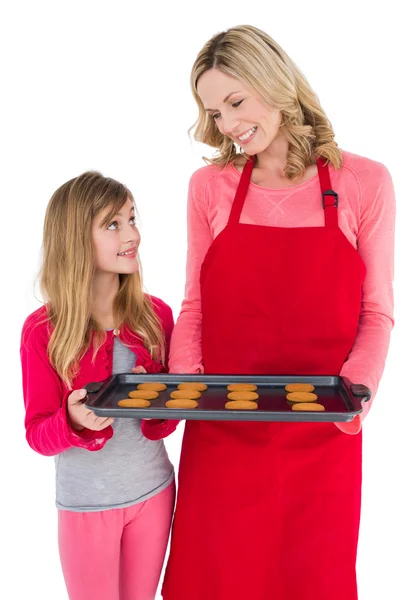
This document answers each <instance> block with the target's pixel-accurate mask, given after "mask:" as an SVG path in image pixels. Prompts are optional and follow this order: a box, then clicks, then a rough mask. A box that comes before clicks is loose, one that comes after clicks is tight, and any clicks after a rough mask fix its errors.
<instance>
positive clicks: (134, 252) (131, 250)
mask: <svg viewBox="0 0 400 600" xmlns="http://www.w3.org/2000/svg"><path fill="white" fill-rule="evenodd" d="M133 254H136V248H131V249H130V250H125V252H119V253H118V255H117V256H132V255H133Z"/></svg>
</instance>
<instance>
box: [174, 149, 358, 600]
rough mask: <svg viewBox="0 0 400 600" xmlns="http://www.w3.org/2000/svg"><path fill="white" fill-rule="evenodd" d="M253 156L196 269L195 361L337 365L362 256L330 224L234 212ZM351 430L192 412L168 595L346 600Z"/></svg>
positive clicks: (323, 371) (354, 318)
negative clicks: (198, 324)
mask: <svg viewBox="0 0 400 600" xmlns="http://www.w3.org/2000/svg"><path fill="white" fill-rule="evenodd" d="M253 164H254V160H253V159H250V160H249V161H248V162H247V164H246V166H245V168H244V170H243V173H242V176H241V180H240V183H239V186H238V190H237V193H236V197H235V200H234V203H233V206H232V210H231V214H230V218H229V222H228V225H227V226H226V228H225V229H224V230H223V231H222V232H221V233H220V234H219V235H218V236H217V238H216V239H215V240H214V242H213V243H212V245H211V247H210V249H209V251H208V254H207V256H206V258H205V260H204V263H203V265H202V271H201V301H202V315H203V318H202V343H203V360H204V368H205V373H230V374H262V375H265V374H271V375H274V374H276V375H279V374H298V375H306V374H307V375H309V374H315V375H337V374H339V372H340V370H341V367H342V365H343V363H344V361H345V360H346V358H347V356H348V354H349V352H350V350H351V348H352V346H353V344H354V340H355V337H356V333H357V326H358V320H359V315H360V308H361V293H362V283H363V280H364V277H365V266H364V264H363V262H362V260H361V258H360V256H359V255H358V253H357V252H356V250H355V249H354V248H353V247H352V245H351V244H350V242H349V241H348V240H347V239H346V237H345V236H344V234H343V233H342V231H341V230H340V229H339V226H338V215H337V195H336V194H335V193H334V192H332V190H331V184H330V177H329V171H328V167H327V166H324V165H323V163H322V161H318V163H317V164H318V172H319V178H320V183H321V190H322V192H328V193H327V194H323V196H322V198H323V200H322V205H321V210H323V208H324V209H325V227H304V228H280V227H279V228H278V227H264V226H259V225H248V224H241V223H239V219H240V214H241V212H242V208H243V204H244V201H245V198H246V194H247V189H248V186H249V182H250V176H251V171H252V168H253ZM360 500H361V434H358V435H355V436H351V435H346V434H344V433H342V432H341V431H339V429H337V427H336V426H335V425H334V424H333V423H253V422H251V423H246V422H240V423H236V422H210V421H188V422H187V423H186V428H185V434H184V439H183V445H182V454H181V463H180V471H179V490H178V501H177V509H176V515H175V520H174V527H173V533H172V542H171V553H170V558H169V562H168V566H167V571H166V577H165V581H164V588H163V598H164V599H165V600H293V598H296V600H338V599H339V598H340V600H356V598H357V585H356V574H355V564H356V551H357V540H358V529H359V518H360Z"/></svg>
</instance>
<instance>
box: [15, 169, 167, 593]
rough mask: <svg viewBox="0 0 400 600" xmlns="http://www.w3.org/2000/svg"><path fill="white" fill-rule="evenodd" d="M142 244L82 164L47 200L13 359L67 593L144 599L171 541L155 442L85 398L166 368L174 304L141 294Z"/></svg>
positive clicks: (122, 204)
mask: <svg viewBox="0 0 400 600" xmlns="http://www.w3.org/2000/svg"><path fill="white" fill-rule="evenodd" d="M139 244H140V234H139V231H138V229H137V227H136V224H135V209H134V201H133V197H132V194H131V192H130V191H129V190H128V189H127V188H126V187H125V186H124V185H122V184H121V183H119V182H117V181H115V180H113V179H110V178H106V177H103V176H102V175H101V174H100V173H96V172H87V173H84V174H83V175H81V176H80V177H77V178H75V179H72V180H71V181H68V182H67V183H65V184H64V185H62V186H61V187H60V188H59V189H58V190H57V191H56V192H55V194H54V195H53V197H52V198H51V200H50V203H49V206H48V208H47V213H46V217H45V225H44V239H43V249H44V256H43V267H42V271H41V288H42V292H43V295H44V298H45V305H44V306H43V307H42V308H40V309H38V310H36V311H35V312H34V313H32V314H31V315H30V316H29V317H28V318H27V320H26V322H25V324H24V326H23V330H22V340H21V360H22V373H23V390H24V399H25V407H26V420H25V425H26V437H27V440H28V443H29V444H30V446H31V447H32V448H33V449H34V450H35V451H36V452H39V453H40V454H43V455H45V456H55V461H56V505H57V508H58V510H59V513H58V514H59V521H58V522H59V549H60V558H61V564H62V569H63V573H64V578H65V582H66V586H67V589H68V594H69V598H70V599H71V600H94V599H95V600H152V599H153V598H154V597H155V593H156V589H157V584H158V580H159V576H160V573H161V569H162V564H163V560H164V555H165V551H166V547H167V542H168V536H169V530H170V525H171V518H172V511H173V505H174V498H175V483H174V472H173V467H172V465H171V463H170V461H169V459H168V456H167V453H166V450H165V448H164V444H163V442H162V441H149V440H148V439H146V438H145V437H144V436H143V434H142V431H141V427H142V426H141V421H139V420H136V419H115V420H114V419H110V418H101V417H96V415H95V414H94V413H93V412H91V411H88V410H87V409H86V408H85V404H84V402H85V394H86V392H85V390H84V389H83V386H84V385H85V384H87V383H89V382H92V381H102V380H104V379H106V378H107V377H109V376H110V375H111V374H116V373H126V372H129V371H133V372H135V373H146V372H151V373H157V372H160V371H163V370H165V365H166V357H167V356H168V346H169V340H170V337H171V332H172V329H173V317H172V312H171V309H170V308H169V307H168V306H167V305H166V304H165V303H164V302H162V301H161V300H159V299H157V298H154V297H152V296H147V295H145V294H144V293H143V289H142V281H141V275H140V263H139V258H138V248H139ZM146 426H148V427H149V428H150V427H151V428H152V431H153V433H154V428H156V429H157V423H154V422H153V423H152V424H151V426H150V422H145V421H143V429H144V430H145V428H146ZM161 428H162V425H161Z"/></svg>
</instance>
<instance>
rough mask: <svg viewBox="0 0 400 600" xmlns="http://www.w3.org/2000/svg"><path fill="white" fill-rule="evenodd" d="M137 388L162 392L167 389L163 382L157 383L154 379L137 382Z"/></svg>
mask: <svg viewBox="0 0 400 600" xmlns="http://www.w3.org/2000/svg"><path fill="white" fill-rule="evenodd" d="M137 389H138V390H150V391H153V392H163V391H164V390H166V389H167V386H166V385H165V383H158V382H157V381H155V382H154V383H153V382H151V381H149V382H148V383H139V384H138V386H137Z"/></svg>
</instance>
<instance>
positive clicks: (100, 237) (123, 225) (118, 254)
mask: <svg viewBox="0 0 400 600" xmlns="http://www.w3.org/2000/svg"><path fill="white" fill-rule="evenodd" d="M107 212H108V209H107V208H105V209H104V210H102V211H101V212H100V213H99V214H98V215H96V217H95V218H94V219H93V224H92V235H93V243H94V248H95V255H96V258H95V260H96V269H97V272H101V273H118V274H126V275H129V274H131V273H135V272H136V271H138V269H139V262H138V257H137V254H138V248H139V244H140V234H139V231H138V229H137V227H136V225H135V211H134V208H133V205H132V202H131V200H130V199H129V198H128V199H127V201H126V202H125V204H124V205H123V207H122V208H121V209H120V211H119V212H118V213H117V214H116V215H114V216H113V217H112V218H111V219H110V220H109V221H107V222H106V223H105V224H102V223H103V221H104V218H105V217H106V215H107Z"/></svg>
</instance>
